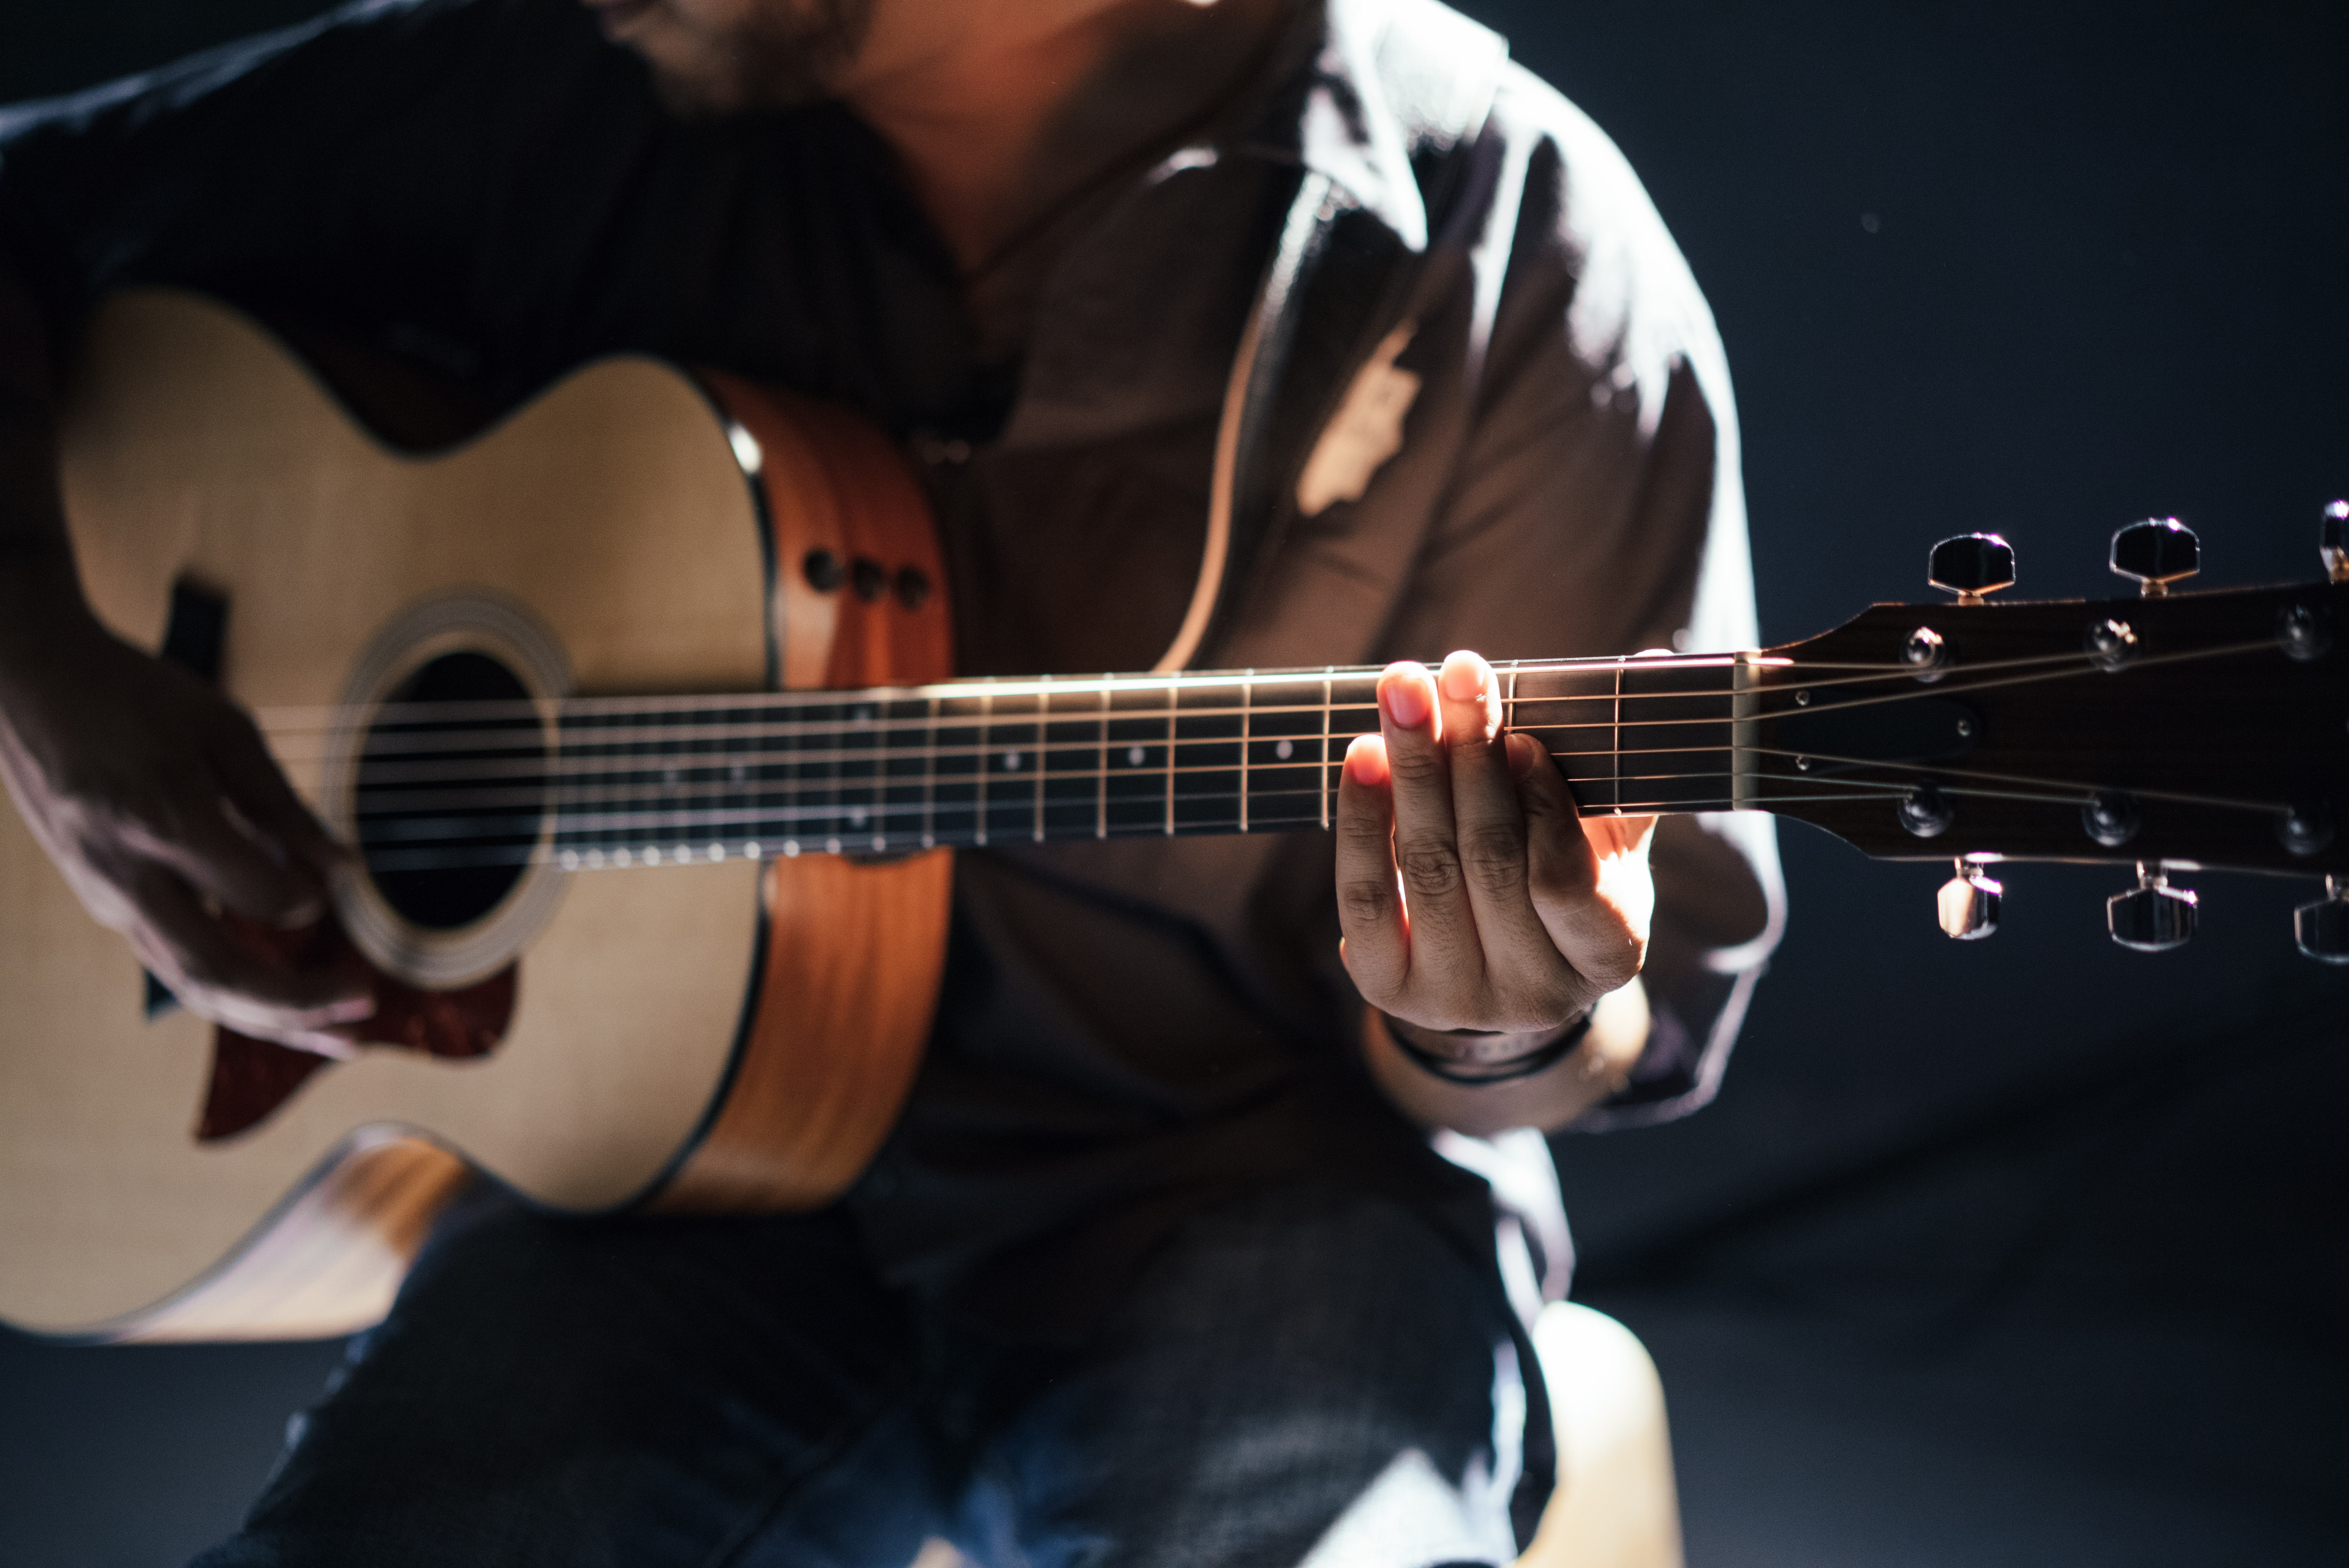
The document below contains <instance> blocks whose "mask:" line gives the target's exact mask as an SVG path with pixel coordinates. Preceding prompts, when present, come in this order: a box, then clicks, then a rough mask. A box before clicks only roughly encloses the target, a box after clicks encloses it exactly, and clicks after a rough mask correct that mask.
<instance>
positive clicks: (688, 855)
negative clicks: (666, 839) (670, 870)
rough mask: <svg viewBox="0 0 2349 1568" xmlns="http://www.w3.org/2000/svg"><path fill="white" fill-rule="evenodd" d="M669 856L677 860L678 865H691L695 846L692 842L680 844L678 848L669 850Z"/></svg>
mask: <svg viewBox="0 0 2349 1568" xmlns="http://www.w3.org/2000/svg"><path fill="white" fill-rule="evenodd" d="M668 858H669V859H670V860H673V861H676V862H677V863H678V865H681V866H689V865H691V864H692V863H693V846H692V845H690V844H679V845H678V847H677V848H675V849H674V850H671V851H669V855H668Z"/></svg>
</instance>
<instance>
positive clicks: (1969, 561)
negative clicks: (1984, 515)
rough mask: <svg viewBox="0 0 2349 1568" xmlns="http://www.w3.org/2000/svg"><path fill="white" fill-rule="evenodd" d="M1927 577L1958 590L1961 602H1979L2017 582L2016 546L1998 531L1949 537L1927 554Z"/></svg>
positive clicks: (1952, 590) (1936, 582)
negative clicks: (2015, 571) (1998, 533)
mask: <svg viewBox="0 0 2349 1568" xmlns="http://www.w3.org/2000/svg"><path fill="white" fill-rule="evenodd" d="M1925 580H1926V581H1927V582H1928V583H1931V584H1932V585H1933V586H1934V587H1936V588H1940V589H1943V590H1945V591H1947V592H1949V593H1955V594H1956V595H1957V596H1958V603H1961V604H1979V603H1982V600H1983V599H1984V598H1985V597H1987V596H1988V595H1990V594H1992V593H1997V592H1998V591H1999V590H2000V589H2002V588H2012V587H2013V586H2014V546H2013V545H2012V544H2009V543H2008V542H2006V541H2005V540H2003V539H2001V538H2000V537H1999V536H1998V535H1997V534H1995V533H1961V534H1959V535H1958V536H1957V537H1956V538H1954V539H1945V540H1943V541H1941V542H1940V543H1939V544H1937V545H1935V546H1933V553H1932V554H1931V555H1930V556H1929V557H1927V560H1926V570H1925Z"/></svg>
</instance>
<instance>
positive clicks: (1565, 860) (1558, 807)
mask: <svg viewBox="0 0 2349 1568" xmlns="http://www.w3.org/2000/svg"><path fill="white" fill-rule="evenodd" d="M1510 743H1511V746H1512V747H1513V748H1524V749H1525V751H1526V752H1527V753H1529V754H1530V755H1528V756H1527V757H1526V774H1525V777H1524V779H1522V780H1520V781H1519V783H1518V785H1517V794H1518V799H1520V801H1521V802H1522V803H1523V805H1524V809H1525V813H1526V867H1527V874H1528V879H1529V882H1530V884H1531V887H1532V892H1533V903H1534V910H1535V913H1537V914H1538V915H1539V916H1540V917H1541V923H1542V927H1543V929H1544V930H1546V931H1547V932H1548V934H1549V937H1550V940H1551V942H1552V943H1554V944H1556V945H1557V951H1558V952H1559V953H1560V954H1562V955H1564V957H1565V959H1566V961H1567V963H1568V964H1569V965H1573V967H1574V970H1575V973H1576V974H1577V975H1580V976H1581V977H1582V980H1583V983H1584V985H1585V986H1586V987H1587V992H1586V995H1584V996H1583V998H1582V1001H1583V1002H1584V1003H1585V1004H1587V1003H1588V1002H1591V1001H1595V1000H1596V999H1597V998H1598V997H1599V996H1600V995H1604V994H1605V993H1607V992H1609V991H1611V990H1614V989H1615V988H1616V987H1617V986H1619V985H1622V984H1623V983H1624V982H1625V981H1627V980H1629V979H1630V978H1631V976H1632V975H1636V974H1638V973H1639V971H1640V959H1641V957H1642V956H1644V954H1645V950H1646V949H1645V939H1646V933H1645V931H1644V930H1641V931H1639V932H1634V931H1632V930H1631V929H1630V927H1629V926H1628V925H1627V923H1625V921H1624V919H1623V916H1622V913H1621V911H1620V910H1619V908H1618V907H1617V906H1616V905H1615V904H1614V903H1610V902H1609V901H1608V900H1605V899H1602V898H1601V897H1599V855H1598V853H1597V852H1596V851H1594V850H1593V849H1592V847H1591V841H1590V837H1589V835H1588V834H1587V833H1586V832H1584V830H1583V825H1584V819H1583V818H1582V816H1581V813H1580V812H1579V811H1578V810H1577V809H1576V807H1575V804H1574V796H1573V794H1572V792H1571V791H1569V790H1568V789H1567V785H1566V779H1565V778H1564V776H1563V775H1561V774H1560V773H1559V772H1558V770H1557V764H1556V763H1555V762H1553V761H1552V760H1551V759H1550V758H1549V755H1548V753H1547V751H1546V750H1545V749H1544V748H1542V747H1541V745H1540V744H1539V743H1538V742H1537V741H1536V740H1534V739H1533V738H1532V737H1530V736H1513V737H1511V738H1510ZM1592 820H1598V819H1592ZM1641 869H1642V870H1643V871H1644V867H1643V868H1641Z"/></svg>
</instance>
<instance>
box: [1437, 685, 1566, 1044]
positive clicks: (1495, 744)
mask: <svg viewBox="0 0 2349 1568" xmlns="http://www.w3.org/2000/svg"><path fill="white" fill-rule="evenodd" d="M1436 689H1437V690H1438V691H1439V692H1440V693H1442V695H1443V699H1444V745H1445V749H1446V750H1447V751H1448V752H1449V753H1450V754H1451V759H1452V808H1453V814H1454V822H1455V834H1456V839H1457V842H1458V845H1459V851H1460V868H1461V876H1462V880H1463V881H1464V883H1465V885H1466V887H1467V891H1468V904H1469V909H1470V911H1471V913H1473V915H1474V917H1475V925H1476V936H1477V941H1478V943H1479V944H1481V947H1482V949H1483V957H1484V963H1485V977H1486V983H1487V986H1488V994H1489V997H1490V1001H1491V1004H1492V1006H1493V1009H1494V1010H1493V1011H1492V1012H1491V1013H1490V1014H1489V1015H1488V1016H1485V1018H1483V1019H1481V1020H1480V1022H1481V1023H1483V1024H1484V1025H1485V1026H1488V1027H1493V1028H1499V1029H1507V1030H1526V1029H1540V1028H1547V1027H1548V1026H1551V1025H1554V1024H1557V1023H1559V1022H1562V1021H1563V1020H1564V1018H1565V1017H1566V1016H1567V1015H1568V1014H1569V1013H1571V1012H1572V1011H1573V1010H1574V1009H1575V1007H1576V1006H1578V1005H1579V1003H1578V1000H1577V998H1578V996H1579V994H1580V990H1579V987H1578V985H1577V983H1576V976H1575V975H1574V972H1573V969H1572V968H1571V966H1569V965H1568V963H1567V961H1566V960H1565V959H1564V958H1563V957H1561V956H1560V955H1559V954H1558V951H1557V945H1556V944H1554V943H1552V942H1551V940H1550V936H1549V932H1548V930H1547V928H1546V927H1545V926H1544V925H1543V924H1542V921H1541V916H1540V915H1539V914H1538V913H1536V912H1535V910H1534V904H1533V898H1532V893H1531V890H1530V888H1529V887H1528V885H1527V875H1528V872H1527V862H1526V820H1525V811H1524V809H1523V808H1522V807H1521V806H1520V804H1519V803H1518V794H1517V785H1516V780H1515V779H1512V778H1511V777H1510V773H1511V771H1512V769H1511V760H1510V754H1509V748H1508V745H1507V744H1506V739H1505V738H1504V737H1503V735H1502V733H1501V694H1500V683H1499V681H1498V680H1497V679H1496V678H1495V675H1494V673H1493V666H1492V665H1489V664H1486V663H1485V661H1484V660H1483V659H1482V658H1479V657H1478V656H1477V655H1475V654H1472V653H1456V654H1454V655H1452V656H1451V657H1449V658H1447V659H1445V660H1444V669H1443V673H1442V674H1441V675H1440V676H1438V677H1437V679H1436Z"/></svg>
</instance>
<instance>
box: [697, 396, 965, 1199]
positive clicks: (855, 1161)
mask: <svg viewBox="0 0 2349 1568" xmlns="http://www.w3.org/2000/svg"><path fill="white" fill-rule="evenodd" d="M702 381H703V384H704V385H705V386H706V387H709V390H710V392H711V394H712V396H713V397H716V399H717V400H718V402H719V407H721V408H723V409H724V410H725V412H726V413H727V415H728V416H729V417H730V418H732V419H733V420H734V421H736V422H737V423H738V424H739V425H740V427H741V428H742V429H743V430H745V431H747V432H748V434H749V436H750V439H751V440H752V441H753V442H755V443H756V447H755V451H756V455H757V461H758V463H759V475H758V477H759V480H760V482H761V485H762V486H763V487H764V490H765V495H766V498H767V503H768V508H769V512H770V516H771V526H772V529H773V548H774V559H775V595H774V597H775V606H774V607H775V614H776V615H777V618H778V623H779V624H778V628H777V633H778V640H779V641H780V643H781V646H782V649H783V684H784V685H785V686H790V687H795V688H807V687H816V686H833V687H839V686H876V685H885V684H891V683H912V682H919V681H928V680H937V679H942V678H944V677H946V676H948V675H950V674H951V673H952V665H953V647H954V644H953V625H952V623H951V621H950V620H949V619H948V613H947V593H946V569H945V562H944V559H943V557H942V555H941V553H940V552H939V549H938V542H937V537H936V531H935V529H934V527H933V525H932V522H931V520H930V514H929V508H928V505H927V503H926V500H925V499H924V498H923V496H922V493H921V490H920V488H919V487H918V486H917V485H916V483H915V481H914V479H913V476H912V474H911V473H910V472H909V471H908V470H907V469H906V468H905V463H904V460H903V459H901V458H900V457H899V456H898V454H897V452H896V450H895V448H894V447H892V446H891V445H890V443H889V440H888V438H887V437H885V435H883V434H882V432H881V431H879V430H878V429H876V428H874V427H873V426H871V425H869V424H867V423H865V422H864V420H862V419H859V418H856V417H854V415H852V414H849V413H847V412H845V411H843V410H842V409H839V408H836V407H831V406H829V405H825V404H822V403H818V402H816V401H814V400H812V399H810V398H805V397H795V396H793V395H792V394H789V393H783V392H777V391H773V390H770V389H766V388H761V387H753V386H752V385H750V383H748V382H745V381H742V380H740V378H739V377H730V376H726V375H723V374H719V373H715V372H703V373H702ZM741 446H742V443H740V441H738V442H737V448H738V450H740V448H741ZM816 550H824V551H829V552H832V554H833V558H834V559H835V560H836V561H838V562H840V563H842V565H843V567H853V566H854V562H858V561H860V560H862V561H868V562H877V563H878V564H879V565H880V566H881V567H882V568H883V570H884V571H885V573H887V577H888V586H887V587H886V588H885V590H884V591H883V592H882V593H879V594H878V595H876V596H874V597H872V598H870V599H867V598H865V597H863V596H861V595H860V594H859V593H857V592H856V590H855V588H854V585H853V583H849V582H843V583H841V584H840V585H838V586H837V587H834V588H833V589H832V590H831V591H829V592H825V591H823V590H821V589H819V588H817V587H816V586H815V585H814V584H812V583H810V582H809V580H808V577H807V573H806V572H805V571H804V569H803V565H804V562H805V561H806V559H807V557H808V555H809V553H810V552H812V551H816ZM908 569H910V570H911V571H913V572H915V573H919V574H920V575H921V577H922V579H923V580H924V581H925V582H926V583H927V584H928V585H929V592H928V593H927V594H926V596H925V597H923V598H922V599H921V601H920V603H919V604H918V606H913V605H909V604H907V603H905V601H904V600H903V599H901V597H900V596H899V594H898V593H896V592H895V583H896V582H897V580H898V578H899V575H900V573H904V572H905V571H906V570H908ZM952 888H953V856H952V851H947V850H933V851H927V852H926V853H923V854H919V855H916V856H913V857H910V858H907V859H903V860H896V861H887V862H884V863H878V864H874V863H858V862H856V861H850V860H846V859H843V858H842V857H840V856H836V855H825V854H804V855H801V856H798V857H797V858H794V859H787V860H779V861H775V862H774V863H773V864H772V865H771V867H769V868H768V871H767V880H766V883H765V890H764V891H765V898H766V914H767V922H768V939H767V949H766V956H765V966H764V973H763V974H762V975H761V981H760V988H759V995H758V997H757V999H756V1001H755V1002H754V1003H753V1004H752V1006H751V1010H750V1019H749V1023H748V1026H747V1027H746V1030H745V1035H744V1038H743V1041H742V1044H741V1046H740V1048H739V1051H738V1054H737V1057H736V1060H735V1065H734V1072H733V1077H732V1078H731V1080H730V1083H729V1085H728V1088H727V1093H726V1098H725V1100H724V1103H723V1105H722V1106H721V1107H720V1108H719V1111H718V1114H717V1116H716V1117H715V1118H714V1119H713V1120H712V1121H711V1123H710V1125H709V1128H708V1129H707V1130H706V1131H705V1132H704V1134H703V1136H702V1139H701V1141H700V1143H699V1144H698V1146H697V1147H696V1148H695V1150H693V1152H692V1153H691V1154H690V1155H689V1156H688V1158H687V1159H686V1161H684V1163H683V1164H682V1165H681V1166H680V1168H679V1169H678V1173H677V1175H676V1176H675V1178H674V1179H672V1181H670V1182H669V1184H668V1186H667V1188H666V1189H665V1190H664V1191H662V1192H661V1194H660V1196H659V1197H658V1198H657V1199H656V1200H655V1203H654V1207H656V1208H657V1209H660V1210H665V1211H672V1212H685V1211H692V1212H709V1211H735V1210H763V1209H778V1208H783V1209H800V1208H813V1207H817V1206H819V1205H821V1204H823V1203H825V1202H830V1201H832V1200H833V1198H835V1197H837V1196H839V1195H840V1193H841V1192H843V1191H845V1190H846V1189H847V1187H848V1186H849V1184H850V1183H851V1182H853V1181H855V1179H856V1177H857V1175H858V1173H859V1172H860V1171H863V1170H864V1167H865V1165H866V1164H867V1163H869V1162H870V1161H871V1160H872V1158H873V1155H874V1152H875V1151H876V1150H878V1149H879V1148H880V1146H881V1143H882V1140H884V1139H885V1138H886V1137H887V1136H888V1133H889V1129H890V1128H891V1127H892V1126H893V1125H894V1124H895V1121H896V1119H897V1112H898V1110H899V1109H900V1108H901V1107H902V1106H903V1104H904V1102H905V1094H906V1091H907V1090H908V1089H909V1088H911V1087H912V1085H913V1080H914V1073H915V1070H916V1068H917V1067H918V1066H919V1064H920V1061H921V1054H922V1047H923V1046H924V1045H925V1044H926V1041H927V1039H928V1037H929V1031H930V1021H931V1017H932V1015H933V1013H934V1012H935V1010H936V1001H937V988H938V980H939V976H940V975H941V973H942V972H943V970H944V967H945V963H946V937H947V914H948V909H949V902H950V899H951V897H952Z"/></svg>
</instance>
